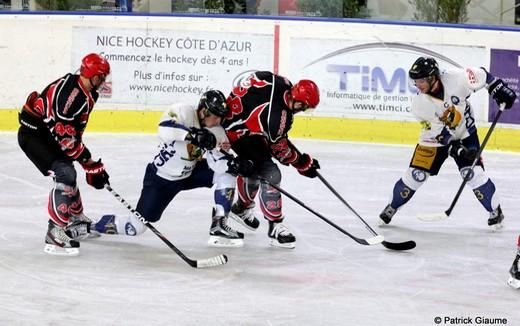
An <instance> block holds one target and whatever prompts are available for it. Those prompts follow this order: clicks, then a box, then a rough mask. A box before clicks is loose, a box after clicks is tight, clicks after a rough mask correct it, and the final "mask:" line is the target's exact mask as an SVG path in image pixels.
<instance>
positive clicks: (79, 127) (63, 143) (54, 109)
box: [24, 74, 99, 162]
mask: <svg viewBox="0 0 520 326" xmlns="http://www.w3.org/2000/svg"><path fill="white" fill-rule="evenodd" d="M35 94H36V93H35ZM98 97H99V94H98V92H97V91H96V90H92V91H90V92H89V91H87V89H86V88H85V86H84V85H83V83H82V82H81V79H80V76H79V75H73V74H66V75H65V76H63V77H61V78H59V79H57V80H55V81H54V82H52V83H51V84H50V85H48V86H47V87H46V88H45V89H44V90H43V91H42V92H41V94H40V95H39V96H38V97H36V98H33V99H32V100H31V102H30V103H27V104H26V105H25V106H24V110H26V111H28V113H29V114H30V115H31V116H32V117H35V118H37V119H41V121H42V122H43V124H44V125H45V126H46V127H47V128H48V129H49V131H50V133H51V135H52V136H53V137H54V139H55V140H56V142H57V143H58V144H59V146H60V147H61V149H62V150H63V152H64V153H65V154H66V155H67V156H68V157H70V158H71V159H73V160H78V161H80V162H84V161H87V160H88V159H89V158H90V157H91V154H90V152H89V150H88V149H87V148H86V147H85V145H84V144H83V141H82V136H83V132H84V130H85V127H86V126H87V122H88V118H89V115H90V112H92V109H93V108H94V104H95V103H96V101H97V99H98Z"/></svg>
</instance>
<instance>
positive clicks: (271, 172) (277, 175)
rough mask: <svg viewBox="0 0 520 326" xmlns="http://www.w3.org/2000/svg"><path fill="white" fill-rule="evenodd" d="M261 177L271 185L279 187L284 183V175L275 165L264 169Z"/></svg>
mask: <svg viewBox="0 0 520 326" xmlns="http://www.w3.org/2000/svg"><path fill="white" fill-rule="evenodd" d="M261 176H262V177H263V178H264V179H266V180H267V181H269V183H271V184H275V185H278V184H280V182H282V173H281V172H280V168H279V167H278V165H276V164H274V163H273V164H272V165H269V166H267V167H265V168H264V169H262V171H261Z"/></svg>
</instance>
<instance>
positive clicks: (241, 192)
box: [222, 71, 320, 249]
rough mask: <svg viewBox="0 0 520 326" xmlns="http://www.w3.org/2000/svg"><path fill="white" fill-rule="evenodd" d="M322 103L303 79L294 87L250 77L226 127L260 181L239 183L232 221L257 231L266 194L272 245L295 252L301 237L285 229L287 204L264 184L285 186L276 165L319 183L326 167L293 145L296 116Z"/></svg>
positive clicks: (237, 91)
mask: <svg viewBox="0 0 520 326" xmlns="http://www.w3.org/2000/svg"><path fill="white" fill-rule="evenodd" d="M319 102H320V93H319V89H318V86H317V85H316V84H315V83H314V82H313V81H311V80H308V79H303V80H300V81H299V82H298V83H296V84H295V85H293V84H292V83H291V82H290V81H289V80H288V79H287V78H284V77H282V76H279V75H276V74H273V73H272V72H269V71H259V72H256V73H254V74H252V75H250V76H249V77H248V78H247V79H246V80H245V81H244V82H243V83H242V84H241V85H239V86H237V87H235V88H233V90H232V92H231V94H230V95H229V97H228V105H229V106H230V114H228V115H227V116H226V118H225V119H224V121H223V122H222V125H223V126H224V128H225V129H226V134H227V136H228V138H229V140H230V141H231V146H232V148H233V150H234V151H235V153H237V155H238V157H239V158H242V159H244V160H250V161H252V162H253V163H254V170H255V171H254V172H255V173H254V175H253V176H252V177H248V176H246V175H243V174H242V175H240V176H239V177H238V178H237V187H238V200H237V201H236V202H235V203H234V204H233V207H232V209H231V212H230V214H229V216H230V217H231V218H233V219H235V220H236V221H238V222H239V223H241V224H242V225H244V226H246V227H247V228H249V229H251V230H256V229H258V227H259V224H260V222H259V221H258V219H257V218H256V217H254V215H253V208H254V205H255V197H256V195H257V194H258V193H260V196H259V197H260V208H261V210H262V213H263V215H264V218H265V219H266V220H267V221H268V222H269V229H268V233H267V236H268V238H269V244H270V245H272V246H276V247H281V248H288V249H292V248H294V247H295V242H296V237H295V236H294V235H293V233H292V232H291V231H289V229H288V228H287V227H286V226H285V225H284V224H282V221H283V220H284V218H285V216H284V215H283V212H282V198H281V194H280V192H279V191H278V190H276V189H275V188H273V187H272V186H270V185H268V184H266V183H263V182H262V183H261V182H260V180H259V178H263V179H265V180H268V181H269V182H270V183H271V184H274V185H280V182H281V180H282V174H281V172H280V169H279V167H278V166H277V165H276V163H275V162H274V161H273V158H275V159H276V160H277V161H278V162H280V163H281V164H283V165H292V166H293V167H295V168H296V169H297V171H298V172H299V173H300V174H301V175H303V176H306V177H309V178H315V177H316V176H317V170H318V169H319V168H320V165H319V163H318V161H317V160H316V159H313V158H312V157H311V156H310V155H309V154H305V153H304V154H302V153H300V151H298V150H297V149H296V147H295V146H294V145H293V144H292V142H291V141H290V140H289V136H288V132H289V130H290V129H291V127H292V122H293V116H294V115H295V114H297V113H299V112H302V111H306V110H308V109H314V108H316V106H317V105H318V104H319Z"/></svg>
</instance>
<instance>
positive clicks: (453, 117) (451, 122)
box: [440, 106, 462, 129]
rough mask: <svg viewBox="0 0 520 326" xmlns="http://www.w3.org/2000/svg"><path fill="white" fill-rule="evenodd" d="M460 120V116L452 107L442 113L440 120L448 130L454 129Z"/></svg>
mask: <svg viewBox="0 0 520 326" xmlns="http://www.w3.org/2000/svg"><path fill="white" fill-rule="evenodd" d="M461 119H462V114H460V112H459V111H457V109H455V107H454V106H451V107H449V108H448V109H446V110H445V111H444V112H443V113H442V117H440V120H441V121H442V122H443V123H444V124H445V125H446V126H447V127H448V128H450V129H455V128H457V126H458V125H459V123H460V120H461Z"/></svg>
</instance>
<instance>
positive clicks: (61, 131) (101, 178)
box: [18, 53, 110, 256]
mask: <svg viewBox="0 0 520 326" xmlns="http://www.w3.org/2000/svg"><path fill="white" fill-rule="evenodd" d="M109 74H110V65H109V63H108V62H107V61H106V60H105V59H104V58H103V57H101V56H99V55H98V54H95V53H91V54H88V55H87V56H85V57H84V58H83V60H82V62H81V68H80V74H79V75H73V74H66V75H65V76H63V77H61V78H59V79H57V80H55V81H54V82H52V83H51V84H49V85H48V86H47V87H46V88H45V89H44V90H43V91H42V92H41V94H38V93H37V92H32V93H31V94H30V95H29V97H28V98H27V101H26V103H25V105H24V106H23V109H22V111H21V112H20V115H19V120H20V128H19V130H18V143H19V145H20V148H21V149H22V150H23V151H24V153H25V154H26V155H27V157H28V158H29V159H30V160H31V162H32V163H33V164H34V165H35V166H36V167H37V168H38V170H39V171H40V172H41V173H42V174H43V175H44V176H52V178H53V180H54V187H53V188H52V190H51V193H50V195H49V202H48V206H47V207H48V212H49V222H48V228H47V234H46V237H45V247H44V251H45V252H46V253H48V254H52V255H64V256H75V255H78V254H79V241H78V240H81V239H84V238H85V237H88V236H89V234H90V223H91V221H90V220H89V219H88V218H87V217H86V216H85V215H84V214H83V203H82V201H81V196H80V192H79V189H78V186H77V183H76V179H77V174H76V169H75V168H74V164H73V162H74V161H77V162H79V163H80V164H81V165H82V166H83V169H84V170H85V173H86V178H87V183H88V184H89V185H91V186H93V187H94V188H96V189H103V187H104V185H105V184H107V183H108V174H107V172H106V171H105V168H104V165H103V163H102V162H101V160H97V161H95V160H93V159H92V155H91V154H90V151H89V150H88V149H87V147H86V146H85V144H84V143H83V141H82V136H83V132H84V130H85V128H86V126H87V122H88V117H89V115H90V113H91V112H92V109H93V108H94V103H96V101H97V99H98V97H99V93H98V89H99V87H101V86H102V85H103V83H104V82H105V79H106V77H107V76H108V75H109Z"/></svg>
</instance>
